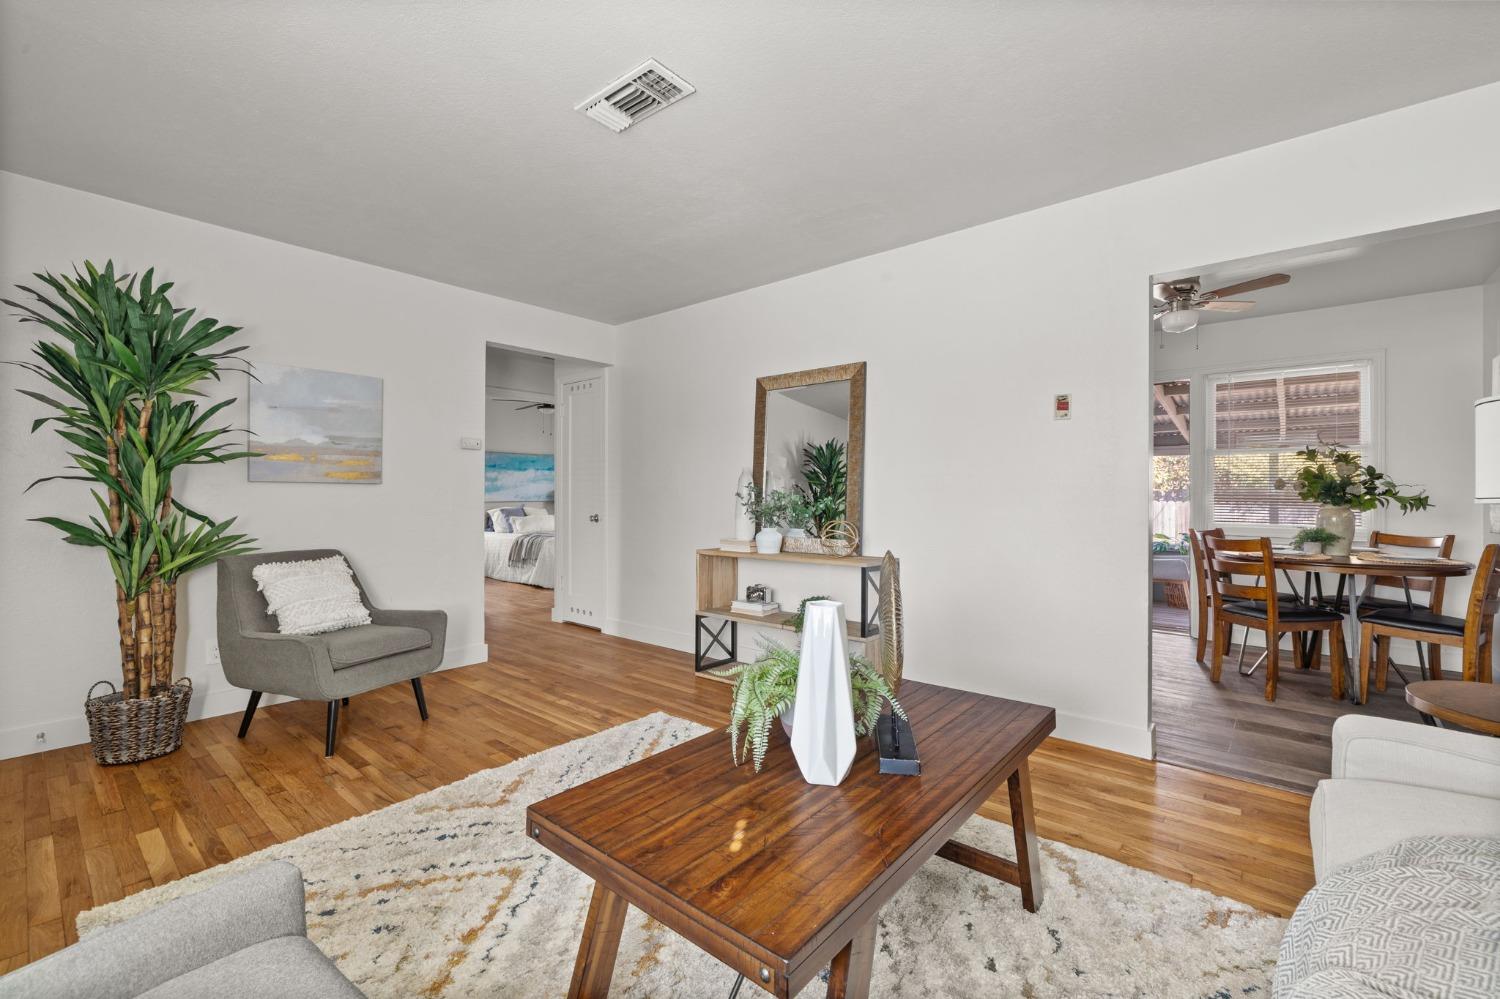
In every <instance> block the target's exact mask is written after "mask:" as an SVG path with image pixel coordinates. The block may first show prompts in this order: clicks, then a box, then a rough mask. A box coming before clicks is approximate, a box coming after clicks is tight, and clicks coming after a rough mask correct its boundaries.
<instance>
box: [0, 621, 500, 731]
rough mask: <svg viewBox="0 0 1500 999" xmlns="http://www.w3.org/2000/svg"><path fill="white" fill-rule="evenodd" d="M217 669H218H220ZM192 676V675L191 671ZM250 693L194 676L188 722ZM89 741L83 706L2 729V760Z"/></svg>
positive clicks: (460, 652)
mask: <svg viewBox="0 0 1500 999" xmlns="http://www.w3.org/2000/svg"><path fill="white" fill-rule="evenodd" d="M489 658H490V648H489V646H488V645H485V644H484V643H483V642H480V643H479V644H477V645H466V646H462V647H461V648H458V649H448V650H447V651H446V652H445V654H444V655H443V662H442V664H441V665H440V666H438V670H448V669H456V668H458V667H459V666H473V665H475V664H477V663H482V662H488V661H489ZM216 672H217V670H216ZM189 675H191V674H189ZM249 696H250V695H249V693H248V692H246V691H244V690H241V689H240V688H239V687H235V686H233V685H231V684H230V683H229V682H228V681H226V680H225V679H224V678H223V677H222V676H218V677H215V678H213V679H209V678H206V677H201V676H194V677H193V703H192V705H191V706H190V707H189V708H188V721H190V722H193V721H197V720H198V719H200V718H217V717H218V716H220V715H229V714H239V713H240V712H242V711H244V710H245V703H246V701H247V700H248V698H249ZM293 700H296V698H294V697H281V696H279V695H277V694H267V695H265V696H264V697H263V698H261V702H260V703H261V706H262V707H269V706H271V705H272V704H281V703H283V702H285V701H293ZM37 732H45V733H46V734H47V739H46V741H45V742H37V740H36V733H37ZM88 741H89V726H88V722H87V721H85V720H84V717H83V711H82V706H81V705H80V708H79V712H78V714H76V715H72V716H69V717H65V718H53V719H50V720H48V721H43V722H36V723H34V724H30V725H18V726H15V727H13V728H8V729H4V730H0V760H9V759H12V758H14V757H17V756H29V755H31V754H32V753H45V752H46V751H47V750H49V749H62V748H64V747H66V746H78V745H82V744H83V743H85V742H88Z"/></svg>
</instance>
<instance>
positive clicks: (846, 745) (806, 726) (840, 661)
mask: <svg viewBox="0 0 1500 999" xmlns="http://www.w3.org/2000/svg"><path fill="white" fill-rule="evenodd" d="M845 627H846V626H845V623H844V605H843V604H841V603H839V602H838V601H837V600H814V601H812V602H811V603H809V604H808V605H807V612H806V614H805V616H804V617H803V622H802V657H801V662H800V665H799V666H798V669H797V699H796V700H795V701H794V702H793V711H794V713H795V716H796V723H795V724H794V725H793V726H792V755H793V756H794V757H796V759H797V766H798V768H800V769H801V771H802V779H803V780H805V781H807V782H808V783H809V784H827V785H834V784H838V783H840V782H842V781H843V779H844V778H845V777H847V776H848V775H849V768H850V767H851V766H853V765H854V692H853V690H852V689H851V688H850V686H849V644H848V633H847V632H846V631H845Z"/></svg>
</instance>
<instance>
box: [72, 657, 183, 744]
mask: <svg viewBox="0 0 1500 999" xmlns="http://www.w3.org/2000/svg"><path fill="white" fill-rule="evenodd" d="M101 686H106V687H108V688H109V693H107V694H100V695H99V696H98V697H95V696H94V691H96V690H98V689H99V688H100V687H101ZM192 698H193V681H192V680H190V679H188V678H187V677H183V678H182V679H181V680H178V681H177V682H176V683H174V684H172V685H171V686H170V687H158V688H156V690H155V692H153V693H152V695H151V696H150V697H137V698H129V699H127V698H126V697H124V696H123V695H122V694H120V692H119V691H117V690H116V689H115V685H114V684H112V683H110V682H109V681H108V680H100V681H99V682H98V683H96V684H94V685H93V686H92V687H90V688H89V692H88V696H87V697H86V698H85V699H84V702H83V713H84V716H85V717H87V718H88V720H89V742H90V743H91V744H92V745H93V747H94V759H95V760H97V761H98V762H100V763H104V764H115V763H140V762H141V761H142V760H150V759H155V758H156V757H158V756H165V755H167V754H168V753H170V752H173V751H174V750H176V749H177V747H179V746H181V745H182V725H183V722H185V721H187V713H188V702H189V701H191V700H192Z"/></svg>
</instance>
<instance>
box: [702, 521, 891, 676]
mask: <svg viewBox="0 0 1500 999" xmlns="http://www.w3.org/2000/svg"><path fill="white" fill-rule="evenodd" d="M697 555H698V606H697V609H696V610H695V611H694V618H693V620H694V625H693V670H694V671H695V672H697V673H704V672H705V671H707V670H712V669H718V668H719V667H721V666H728V665H731V664H732V663H735V662H738V661H739V625H740V622H742V621H743V622H744V623H746V624H754V625H759V626H760V627H763V628H778V629H781V630H782V631H791V630H792V626H791V625H790V624H788V623H787V622H788V621H790V620H791V619H792V617H793V612H792V611H785V610H784V611H778V612H777V613H775V614H767V615H766V616H765V617H761V616H759V615H755V614H736V613H734V612H733V611H731V610H730V609H729V604H730V602H731V601H733V600H735V599H737V598H738V597H739V592H740V574H739V568H740V562H741V561H742V560H743V559H753V560H757V561H763V562H783V563H787V564H802V565H821V566H841V567H845V568H849V569H858V570H859V573H860V583H859V617H858V618H857V619H855V620H851V621H850V622H849V625H848V627H849V637H850V638H851V639H853V640H856V641H859V640H863V639H868V638H873V637H875V636H876V635H878V634H879V633H880V561H881V560H880V559H878V558H874V557H872V556H869V555H846V556H838V555H809V554H804V553H802V552H777V553H776V554H774V555H763V554H761V553H760V552H730V551H725V550H724V549H722V548H700V549H698V552H697ZM715 622H717V623H715ZM726 632H727V637H726ZM710 676H712V674H710ZM713 679H721V678H720V677H713Z"/></svg>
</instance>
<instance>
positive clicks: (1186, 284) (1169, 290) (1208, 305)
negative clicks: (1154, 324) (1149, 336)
mask: <svg viewBox="0 0 1500 999" xmlns="http://www.w3.org/2000/svg"><path fill="white" fill-rule="evenodd" d="M1291 279H1292V276H1291V275H1290V274H1267V275H1265V276H1263V277H1258V278H1254V279H1252V280H1249V281H1241V282H1239V283H1238V284H1228V285H1225V286H1224V287H1222V288H1215V289H1214V290H1213V291H1199V290H1198V289H1199V288H1200V287H1201V284H1200V280H1201V279H1199V278H1196V277H1190V278H1183V279H1182V280H1180V281H1166V282H1160V283H1158V284H1154V285H1152V286H1151V297H1152V298H1154V299H1155V300H1156V301H1157V303H1158V304H1157V306H1156V310H1155V312H1153V313H1152V315H1151V318H1152V319H1159V320H1161V330H1162V332H1163V333H1186V332H1187V331H1188V330H1191V329H1193V328H1194V327H1196V326H1197V325H1198V313H1199V312H1204V311H1207V312H1244V311H1245V310H1246V309H1253V308H1254V307H1255V303H1254V302H1251V301H1244V300H1241V301H1229V300H1228V299H1229V296H1230V295H1239V294H1243V293H1244V292H1247V291H1258V290H1260V289H1261V288H1274V287H1276V286H1277V285H1279V284H1286V283H1287V282H1288V281H1290V280H1291Z"/></svg>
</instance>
